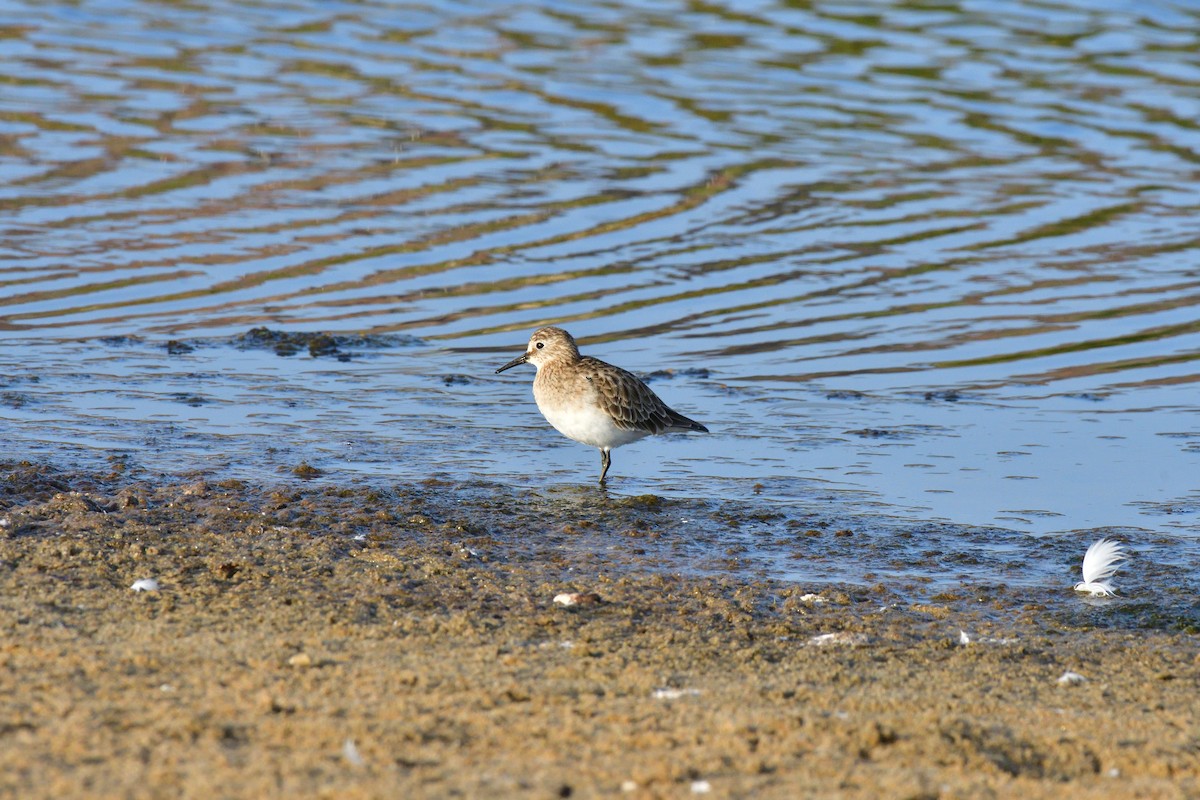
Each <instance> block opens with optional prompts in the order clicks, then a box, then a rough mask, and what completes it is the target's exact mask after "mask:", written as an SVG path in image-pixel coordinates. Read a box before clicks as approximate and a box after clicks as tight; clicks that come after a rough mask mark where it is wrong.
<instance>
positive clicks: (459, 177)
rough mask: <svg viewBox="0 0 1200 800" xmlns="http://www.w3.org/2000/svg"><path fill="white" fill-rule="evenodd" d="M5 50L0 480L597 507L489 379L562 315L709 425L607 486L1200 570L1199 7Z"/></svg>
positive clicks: (163, 8)
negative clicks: (1142, 538)
mask: <svg viewBox="0 0 1200 800" xmlns="http://www.w3.org/2000/svg"><path fill="white" fill-rule="evenodd" d="M0 53H2V56H0V178H2V180H0V229H2V231H3V236H2V239H0V248H2V249H0V287H2V288H0V425H2V426H3V427H4V428H6V429H7V430H6V431H5V436H6V438H7V439H8V441H9V442H10V445H9V446H10V449H11V451H12V452H11V455H13V456H26V455H32V456H38V457H48V458H57V459H60V460H61V459H67V460H71V459H78V460H82V461H85V462H86V461H88V460H92V461H95V460H97V459H98V458H103V457H104V456H107V455H110V454H113V453H131V454H133V455H134V457H135V458H136V459H138V460H140V461H141V462H143V463H145V464H147V465H149V466H152V467H158V468H162V469H168V470H176V471H177V470H182V469H189V468H204V469H224V470H228V471H232V472H235V473H241V474H262V473H264V472H265V473H267V474H273V472H274V471H283V472H284V473H285V474H286V470H287V469H289V468H290V467H291V466H294V465H295V464H296V463H297V462H298V461H300V460H309V461H311V462H312V463H314V464H316V465H318V466H319V467H321V468H323V469H325V470H326V471H327V473H328V474H330V475H332V476H334V477H337V476H339V475H346V474H351V475H358V476H363V477H365V478H367V479H373V480H378V479H390V478H404V479H409V478H413V477H419V476H423V475H425V474H427V473H430V472H433V473H444V474H448V475H451V476H454V475H462V474H467V473H469V474H473V475H478V476H485V477H491V478H493V479H495V480H499V481H505V482H510V483H513V484H516V485H527V486H531V487H545V486H551V487H552V486H559V485H564V484H575V483H579V482H583V481H591V480H594V477H595V474H596V473H597V472H598V469H599V459H598V457H597V456H596V454H595V452H594V451H590V450H587V449H585V448H583V447H581V446H579V445H575V444H573V443H570V442H567V441H565V440H562V439H561V438H560V437H558V436H557V434H555V433H554V432H553V431H552V430H550V429H549V428H548V426H546V425H545V423H544V422H543V421H542V420H541V418H540V417H539V416H538V415H537V413H536V410H535V409H534V407H533V404H532V402H531V399H530V397H529V390H528V386H527V383H528V380H529V379H530V377H531V375H530V374H529V373H528V372H526V373H524V374H517V372H518V371H514V372H513V373H506V374H505V376H503V377H499V378H497V377H494V376H492V374H491V372H492V370H493V369H494V368H495V367H496V366H499V365H500V364H502V363H504V362H505V361H507V360H508V359H509V358H511V357H512V356H513V355H515V354H516V353H518V352H519V351H520V348H521V347H523V344H524V341H525V340H526V338H527V337H528V334H529V332H530V331H531V330H532V329H533V328H535V327H536V326H538V325H540V324H544V323H547V322H554V323H558V324H561V325H563V326H565V327H567V328H569V329H570V330H571V331H572V332H573V333H575V334H576V335H577V337H579V338H580V340H581V342H582V343H583V345H584V349H585V350H586V351H588V352H591V353H593V354H595V355H598V356H600V357H602V358H606V359H608V360H611V361H614V362H617V363H619V364H621V365H623V366H626V367H628V368H630V369H634V370H637V371H640V372H644V373H646V372H651V371H653V370H656V369H660V368H668V367H669V368H675V369H676V370H678V371H677V372H676V373H675V374H674V375H667V376H659V378H658V380H656V381H655V383H654V387H655V389H656V390H658V391H660V393H662V394H663V395H664V397H666V398H667V399H668V401H669V402H670V403H671V404H672V405H674V406H676V407H678V408H679V409H680V410H681V411H683V412H685V413H688V414H689V415H691V416H695V417H696V418H697V419H700V420H702V421H704V422H705V423H706V424H708V425H709V427H710V428H712V430H713V434H712V435H711V436H709V437H676V438H670V439H656V440H653V441H646V442H643V443H639V444H638V445H635V446H632V447H630V448H626V449H622V450H620V451H618V452H617V453H616V455H615V459H614V461H615V464H614V469H613V475H614V477H616V478H617V479H618V480H617V482H615V483H614V486H613V490H614V491H615V492H620V493H637V492H659V493H667V494H670V493H676V494H684V495H688V496H700V497H705V496H715V497H722V498H727V499H729V498H732V499H738V498H740V499H742V500H744V501H745V502H747V503H750V502H753V503H762V504H767V505H788V506H790V507H793V508H795V507H801V508H813V509H821V510H822V511H823V512H828V513H831V514H834V515H836V514H838V513H851V512H852V513H855V514H858V513H863V512H870V513H875V514H877V515H878V518H879V519H883V520H887V519H889V518H897V519H899V518H905V519H910V520H912V519H924V518H929V519H940V520H949V521H953V522H959V523H968V524H974V525H990V526H1002V527H1008V528H1012V529H1015V530H1021V531H1029V532H1034V533H1038V532H1049V531H1070V530H1079V529H1093V528H1110V527H1111V528H1113V529H1117V530H1129V529H1143V530H1146V531H1154V532H1157V533H1158V534H1164V535H1171V536H1182V537H1185V538H1186V539H1187V540H1188V541H1194V540H1195V535H1196V534H1197V533H1200V520H1198V518H1200V415H1198V413H1197V412H1198V410H1200V401H1198V398H1197V390H1196V386H1195V383H1196V379H1197V377H1198V376H1200V371H1198V367H1197V365H1198V362H1200V314H1198V313H1197V309H1198V307H1200V306H1198V302H1197V301H1198V299H1200V253H1198V248H1200V226H1198V225H1197V211H1198V206H1200V122H1198V120H1200V9H1197V7H1196V6H1195V5H1194V4H1184V3H1168V2H1140V3H1136V4H1135V3H1122V2H1108V3H1103V2H1101V3H1092V2H1089V3H1083V2H1081V3H1078V4H1074V5H1073V4H1069V3H1061V2H1056V3H1035V2H1003V1H1002V0H1001V1H1000V2H994V1H993V0H987V2H983V1H982V0H980V1H979V2H973V3H960V4H955V3H941V4H937V3H902V2H894V3H884V2H872V3H833V2H831V3H816V4H808V3H786V2H779V3H767V2H736V3H734V2H727V3H724V4H722V3H719V2H712V3H709V2H689V3H672V2H657V0H656V2H653V3H650V2H646V3H637V2H627V3H604V2H591V1H590V0H589V2H586V3H577V2H554V3H524V4H489V3H479V4H469V3H436V4H420V3H402V4H387V3H372V2H359V3H350V2H344V3H319V4H316V3H314V4H304V3H285V2H278V3H269V2H237V3H233V2H229V3H221V2H192V3H174V2H150V1H149V0H141V1H140V2H120V1H119V0H114V1H113V2H86V3H62V2H58V3H56V2H37V3H35V2H26V3H12V2H9V3H0ZM256 326H267V327H270V328H271V329H274V330H284V331H333V332H350V331H364V332H370V333H376V334H384V333H388V334H403V335H405V336H407V337H413V338H411V339H409V338H402V339H397V340H392V343H391V344H390V345H389V346H383V347H378V348H371V347H366V348H358V349H354V348H348V349H346V351H345V352H346V353H348V354H349V355H350V358H349V360H347V361H339V360H337V359H336V358H333V357H328V356H323V357H317V358H312V357H310V356H308V355H306V354H304V353H300V354H298V355H295V356H293V357H290V358H283V357H280V356H277V355H275V354H274V353H272V352H270V351H269V350H262V349H242V348H239V347H237V346H235V344H234V343H233V340H232V338H231V337H233V336H235V335H237V334H242V333H244V332H245V331H247V330H249V329H250V328H253V327H256ZM102 337H133V338H115V339H114V338H109V339H103V338H102ZM168 340H179V341H183V342H185V343H188V344H189V346H190V347H194V349H192V350H190V351H186V352H185V351H184V349H183V348H173V349H172V350H171V351H170V352H168V349H167V347H166V342H167V341H168ZM514 376H515V377H514Z"/></svg>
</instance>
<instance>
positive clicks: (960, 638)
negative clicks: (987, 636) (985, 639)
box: [958, 630, 971, 646]
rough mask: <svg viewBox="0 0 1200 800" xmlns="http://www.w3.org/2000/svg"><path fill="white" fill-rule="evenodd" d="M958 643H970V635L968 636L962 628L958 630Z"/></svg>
mask: <svg viewBox="0 0 1200 800" xmlns="http://www.w3.org/2000/svg"><path fill="white" fill-rule="evenodd" d="M958 643H959V644H961V645H964V646H965V645H968V644H970V643H971V637H970V636H967V632H966V631H962V630H960V631H959V632H958Z"/></svg>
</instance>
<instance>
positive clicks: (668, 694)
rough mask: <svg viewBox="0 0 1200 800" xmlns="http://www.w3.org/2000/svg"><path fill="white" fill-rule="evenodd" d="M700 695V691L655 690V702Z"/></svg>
mask: <svg viewBox="0 0 1200 800" xmlns="http://www.w3.org/2000/svg"><path fill="white" fill-rule="evenodd" d="M697 694H700V690H699V689H655V690H654V694H653V695H652V696H653V697H654V699H655V700H678V699H679V698H681V697H688V696H690V695H697Z"/></svg>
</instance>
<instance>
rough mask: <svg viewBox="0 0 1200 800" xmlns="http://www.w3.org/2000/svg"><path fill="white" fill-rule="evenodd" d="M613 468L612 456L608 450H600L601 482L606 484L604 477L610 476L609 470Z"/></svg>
mask: <svg viewBox="0 0 1200 800" xmlns="http://www.w3.org/2000/svg"><path fill="white" fill-rule="evenodd" d="M611 466H612V456H611V455H609V454H608V448H607V447H602V448H600V482H601V483H604V476H605V475H607V474H608V468H609V467H611Z"/></svg>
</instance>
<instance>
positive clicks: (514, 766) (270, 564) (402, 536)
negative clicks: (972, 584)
mask: <svg viewBox="0 0 1200 800" xmlns="http://www.w3.org/2000/svg"><path fill="white" fill-rule="evenodd" d="M0 474H3V477H4V482H3V484H2V486H0V526H2V527H0V582H2V584H3V590H2V596H3V602H2V603H0V624H2V625H3V628H4V631H5V635H4V639H3V659H4V669H3V670H2V671H0V676H2V680H3V683H4V685H3V687H2V691H0V698H2V699H0V704H2V708H3V717H2V721H0V742H2V746H0V793H3V794H5V795H7V796H19V797H38V796H42V797H49V796H55V797H82V796H87V797H136V798H141V797H273V796H282V795H291V796H296V797H453V796H460V797H495V796H519V797H592V796H628V797H690V796H703V795H704V794H708V795H709V796H713V797H806V796H811V797H818V796H824V797H850V798H858V797H861V798H868V797H870V798H876V797H898V798H900V797H903V798H924V797H929V798H933V797H990V796H994V797H1012V796H1018V795H1020V796H1024V797H1066V796H1070V797H1097V798H1099V797H1105V798H1112V797H1153V798H1158V797H1163V798H1167V797H1189V796H1196V795H1197V793H1200V780H1198V779H1197V777H1196V776H1197V774H1198V773H1200V747H1198V746H1197V742H1200V738H1198V737H1200V722H1198V721H1197V720H1198V719H1200V716H1198V714H1197V712H1198V711H1200V703H1198V701H1197V697H1198V693H1197V689H1198V686H1197V683H1198V678H1200V662H1198V661H1197V656H1196V653H1197V647H1196V641H1195V636H1194V635H1193V634H1191V633H1187V632H1179V631H1172V630H1154V629H1137V630H1122V629H1113V628H1107V629H1097V628H1095V627H1092V626H1089V625H1086V624H1081V623H1073V622H1071V621H1070V618H1068V619H1067V621H1066V622H1064V619H1063V617H1062V616H1061V615H1057V616H1056V615H1054V614H1048V613H1047V610H1046V608H1045V607H1043V606H1040V605H1039V604H1038V603H1036V602H1030V603H1022V602H1020V600H1019V599H1017V598H1016V597H1015V596H1012V595H1002V596H999V597H991V596H973V595H972V594H971V593H970V592H958V593H948V594H946V595H945V596H943V597H939V598H935V599H934V600H932V601H928V602H906V601H904V600H903V598H899V597H897V596H896V595H894V594H893V593H892V592H891V591H890V590H889V588H888V587H885V586H870V585H864V586H829V585H824V584H821V585H818V584H814V585H812V586H805V585H803V584H784V583H779V582H775V581H771V580H767V579H764V578H761V577H745V576H739V575H735V574H730V575H703V574H680V573H679V572H678V571H671V570H668V569H663V568H662V564H661V563H659V562H658V561H656V559H657V558H658V555H656V554H660V553H662V552H664V550H663V549H662V548H670V547H671V546H674V545H673V543H678V542H680V541H683V540H686V537H687V535H688V531H687V529H686V526H685V525H683V524H682V523H678V522H675V523H671V522H669V519H670V515H662V514H655V513H654V510H655V508H656V507H658V506H659V505H660V504H661V502H662V501H661V500H660V499H657V498H624V499H617V498H607V497H605V496H603V495H602V494H600V493H597V494H596V495H595V496H594V498H592V499H590V500H586V501H580V500H578V499H568V500H556V499H554V498H549V499H548V498H546V497H542V496H539V497H528V496H523V495H522V494H521V493H519V492H515V491H511V490H507V489H505V488H503V487H495V486H483V485H468V484H447V483H440V482H437V481H431V482H429V483H427V484H422V485H410V486H395V487H389V488H387V489H379V488H364V487H355V486H351V487H338V486H331V485H316V484H315V483H310V484H293V483H288V482H287V481H281V482H280V483H281V485H280V486H277V487H271V486H267V485H263V486H251V485H247V484H245V483H242V482H238V481H224V482H219V481H209V480H204V479H203V478H200V477H196V476H193V477H191V478H189V479H172V480H166V479H151V478H148V477H147V476H144V475H137V474H135V473H134V472H133V471H132V470H130V469H128V468H126V467H125V466H124V465H123V464H122V463H121V462H115V463H114V469H113V472H112V473H111V474H107V475H79V474H71V473H63V472H58V471H55V470H53V469H50V468H47V467H41V466H32V465H21V464H8V465H5V467H4V468H3V469H2V470H0ZM640 558H644V559H645V563H640V562H639V559H640ZM144 578H154V579H156V580H157V581H158V582H159V584H160V587H159V589H158V590H157V591H146V592H134V591H132V590H131V589H130V586H131V585H132V584H133V583H134V581H136V580H139V579H144ZM564 592H580V593H594V594H595V595H596V596H598V598H599V600H600V602H595V603H590V604H581V605H578V606H575V607H570V608H568V607H563V606H560V605H556V604H555V603H554V601H553V599H554V597H555V596H556V595H558V594H560V593H564ZM809 595H816V596H817V597H812V596H809ZM817 598H819V599H817ZM959 627H964V628H966V629H969V630H970V631H971V635H972V638H973V640H972V642H971V643H970V644H966V645H964V644H960V643H959V642H958V641H957V630H958V628H959ZM830 634H832V636H829V635H830ZM814 637H824V638H822V639H817V640H815V641H814ZM1066 671H1072V672H1075V673H1078V674H1080V675H1082V676H1084V678H1085V680H1084V681H1083V682H1081V683H1077V684H1062V683H1060V682H1059V680H1058V679H1059V678H1060V676H1062V675H1063V673H1064V672H1066Z"/></svg>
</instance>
